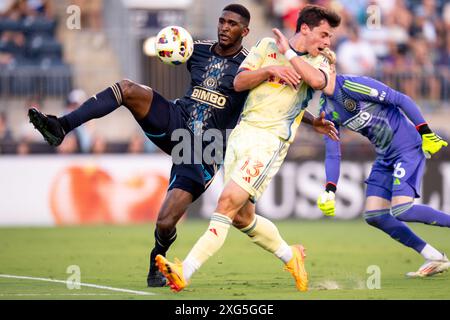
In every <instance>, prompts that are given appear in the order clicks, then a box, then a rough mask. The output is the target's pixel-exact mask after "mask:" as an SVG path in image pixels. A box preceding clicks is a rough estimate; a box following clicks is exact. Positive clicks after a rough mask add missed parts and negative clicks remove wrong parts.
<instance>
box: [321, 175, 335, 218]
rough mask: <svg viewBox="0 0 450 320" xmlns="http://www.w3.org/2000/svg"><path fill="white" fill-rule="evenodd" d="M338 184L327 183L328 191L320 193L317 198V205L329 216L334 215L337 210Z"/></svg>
mask: <svg viewBox="0 0 450 320" xmlns="http://www.w3.org/2000/svg"><path fill="white" fill-rule="evenodd" d="M335 192H336V186H335V185H333V184H330V183H329V184H327V188H326V191H325V192H324V193H323V194H321V195H320V197H319V199H317V206H318V207H319V209H320V211H322V213H323V214H324V215H325V216H327V217H334V216H335V212H336V201H335V198H336V196H335Z"/></svg>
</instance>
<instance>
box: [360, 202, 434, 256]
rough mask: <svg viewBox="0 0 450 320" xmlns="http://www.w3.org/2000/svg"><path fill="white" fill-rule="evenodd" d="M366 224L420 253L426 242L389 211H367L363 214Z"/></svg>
mask: <svg viewBox="0 0 450 320" xmlns="http://www.w3.org/2000/svg"><path fill="white" fill-rule="evenodd" d="M364 218H365V219H366V222H367V223H368V224H370V225H371V226H373V227H375V228H377V229H380V230H382V231H383V232H385V233H387V234H388V235H389V236H391V238H393V239H394V240H396V241H398V242H400V243H402V244H403V245H405V246H407V247H410V248H412V249H414V250H415V251H417V252H418V253H421V252H422V250H423V248H425V246H426V242H425V241H423V240H422V239H420V238H419V237H418V236H417V235H415V234H414V232H413V231H412V230H411V229H410V228H409V227H408V226H407V225H406V224H404V223H403V222H401V221H399V220H397V219H395V218H394V217H393V216H392V215H391V214H390V210H389V209H387V210H378V211H369V212H366V213H365V214H364Z"/></svg>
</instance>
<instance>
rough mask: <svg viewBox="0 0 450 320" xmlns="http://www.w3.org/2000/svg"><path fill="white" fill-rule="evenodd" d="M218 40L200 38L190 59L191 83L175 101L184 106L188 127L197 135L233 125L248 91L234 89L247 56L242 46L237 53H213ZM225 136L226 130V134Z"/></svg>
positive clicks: (236, 120)
mask: <svg viewBox="0 0 450 320" xmlns="http://www.w3.org/2000/svg"><path fill="white" fill-rule="evenodd" d="M216 45H217V42H213V41H197V42H195V45H194V53H193V55H192V57H191V58H190V59H189V61H188V63H187V68H188V70H189V72H190V73H191V79H192V80H191V85H190V87H189V89H188V90H187V92H186V94H185V96H184V97H183V98H181V99H178V100H177V101H176V103H177V104H179V105H181V106H182V108H181V109H182V113H183V118H184V119H185V121H186V125H187V127H188V128H189V129H190V130H191V131H192V133H194V134H195V135H201V134H203V133H204V132H205V131H206V130H208V129H219V130H221V131H223V133H225V130H226V129H234V127H235V126H236V124H237V122H238V120H239V117H240V115H241V113H242V109H243V107H244V103H245V101H246V99H247V96H248V91H247V92H236V91H234V86H233V82H234V78H235V76H236V74H237V71H238V69H239V66H240V65H241V63H242V62H243V61H244V59H245V58H246V57H247V54H248V51H247V50H246V49H245V48H243V49H242V50H241V51H239V52H238V53H237V54H235V55H234V56H228V57H222V56H219V55H217V54H215V53H214V50H213V49H214V47H215V46H216ZM223 136H224V137H225V134H224V135H223Z"/></svg>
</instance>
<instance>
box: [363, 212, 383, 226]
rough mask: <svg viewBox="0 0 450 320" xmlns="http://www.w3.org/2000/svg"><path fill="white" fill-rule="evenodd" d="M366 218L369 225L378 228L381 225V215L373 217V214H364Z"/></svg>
mask: <svg viewBox="0 0 450 320" xmlns="http://www.w3.org/2000/svg"><path fill="white" fill-rule="evenodd" d="M364 220H365V221H366V223H367V224H368V225H370V226H372V227H375V228H378V227H379V225H380V221H381V217H380V216H376V217H371V216H368V215H366V214H364Z"/></svg>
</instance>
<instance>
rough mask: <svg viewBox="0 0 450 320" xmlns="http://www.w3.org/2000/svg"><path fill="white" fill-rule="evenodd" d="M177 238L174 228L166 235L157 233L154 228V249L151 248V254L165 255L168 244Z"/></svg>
mask: <svg viewBox="0 0 450 320" xmlns="http://www.w3.org/2000/svg"><path fill="white" fill-rule="evenodd" d="M176 239H177V229H175V230H174V231H173V232H172V233H171V234H169V235H168V236H162V235H160V234H159V232H158V230H157V229H156V230H155V249H153V252H152V255H154V256H155V257H156V256H157V255H158V254H160V255H163V256H165V255H166V253H167V251H168V250H169V248H170V246H171V245H172V244H173V243H174V242H175V240H176Z"/></svg>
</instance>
